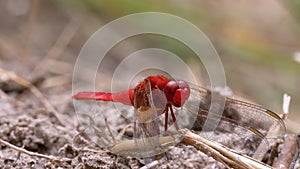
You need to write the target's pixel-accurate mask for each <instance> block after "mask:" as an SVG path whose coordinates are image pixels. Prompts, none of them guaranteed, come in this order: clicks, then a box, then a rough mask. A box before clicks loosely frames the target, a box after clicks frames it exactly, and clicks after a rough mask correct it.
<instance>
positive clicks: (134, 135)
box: [133, 121, 137, 138]
mask: <svg viewBox="0 0 300 169" xmlns="http://www.w3.org/2000/svg"><path fill="white" fill-rule="evenodd" d="M133 137H134V138H137V131H136V121H134V122H133Z"/></svg>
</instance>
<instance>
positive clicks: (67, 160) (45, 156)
mask: <svg viewBox="0 0 300 169" xmlns="http://www.w3.org/2000/svg"><path fill="white" fill-rule="evenodd" d="M0 143H2V144H4V145H6V146H8V147H10V148H12V149H14V150H16V151H18V152H20V153H24V154H27V155H30V156H35V157H40V158H46V159H49V160H52V161H54V162H70V161H72V160H71V159H69V158H62V157H56V156H52V155H45V154H40V153H36V152H31V151H28V150H25V149H24V148H20V147H17V146H15V145H12V144H10V143H9V142H7V141H4V140H2V139H1V138H0Z"/></svg>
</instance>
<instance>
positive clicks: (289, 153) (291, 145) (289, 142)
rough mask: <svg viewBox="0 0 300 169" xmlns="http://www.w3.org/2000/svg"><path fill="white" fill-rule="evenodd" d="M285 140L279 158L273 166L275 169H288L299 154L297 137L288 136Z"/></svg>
mask: <svg viewBox="0 0 300 169" xmlns="http://www.w3.org/2000/svg"><path fill="white" fill-rule="evenodd" d="M284 140H285V141H284V143H283V145H282V148H281V152H280V154H279V157H278V158H277V159H276V160H275V161H274V163H273V165H272V166H273V167H274V168H280V169H288V168H289V167H290V165H291V163H292V161H293V158H294V157H295V155H296V154H297V136H296V135H286V136H285V138H284Z"/></svg>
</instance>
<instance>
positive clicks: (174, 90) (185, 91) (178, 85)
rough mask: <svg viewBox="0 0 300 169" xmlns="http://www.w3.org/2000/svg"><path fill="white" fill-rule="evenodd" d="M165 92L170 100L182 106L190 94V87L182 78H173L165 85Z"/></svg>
mask: <svg viewBox="0 0 300 169" xmlns="http://www.w3.org/2000/svg"><path fill="white" fill-rule="evenodd" d="M164 94H165V95H166V98H167V100H168V102H170V103H171V104H172V105H174V106H175V107H181V106H182V105H183V104H184V103H185V102H186V100H187V99H188V98H189V96H190V87H189V85H188V84H187V83H186V82H184V81H182V80H171V81H169V82H168V83H167V84H166V86H165V87H164Z"/></svg>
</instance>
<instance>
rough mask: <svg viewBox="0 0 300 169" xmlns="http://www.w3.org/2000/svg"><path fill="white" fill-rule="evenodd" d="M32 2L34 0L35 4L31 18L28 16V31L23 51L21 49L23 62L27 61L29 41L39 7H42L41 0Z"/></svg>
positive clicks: (32, 7)
mask: <svg viewBox="0 0 300 169" xmlns="http://www.w3.org/2000/svg"><path fill="white" fill-rule="evenodd" d="M32 2H33V4H32V6H31V12H30V15H29V18H28V27H27V32H26V35H25V38H24V42H23V44H22V48H21V51H20V54H21V55H20V56H22V59H21V63H22V64H24V63H27V59H28V46H29V42H30V39H31V35H32V31H33V27H34V24H35V22H36V18H37V15H38V11H39V8H40V0H33V1H32Z"/></svg>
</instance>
